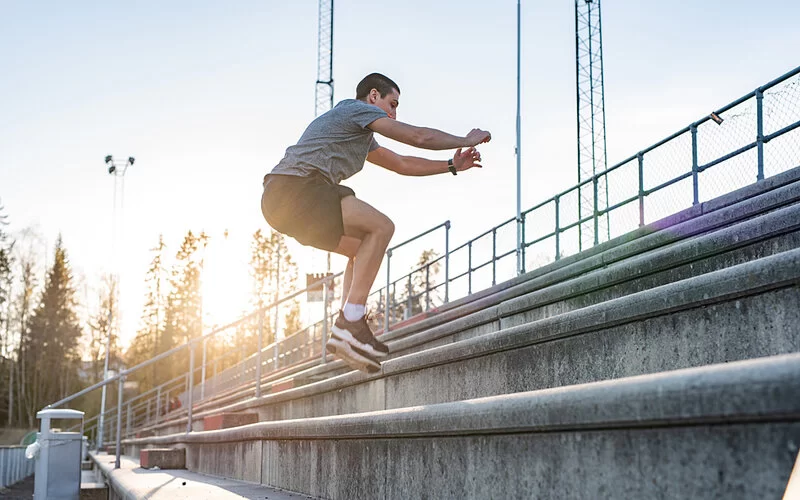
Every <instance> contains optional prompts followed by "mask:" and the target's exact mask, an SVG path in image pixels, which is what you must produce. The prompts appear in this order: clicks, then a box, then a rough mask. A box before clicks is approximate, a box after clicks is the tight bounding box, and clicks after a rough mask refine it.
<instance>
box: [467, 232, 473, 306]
mask: <svg viewBox="0 0 800 500" xmlns="http://www.w3.org/2000/svg"><path fill="white" fill-rule="evenodd" d="M467 266H468V267H467V293H468V294H470V295H472V240H470V242H469V244H468V245H467Z"/></svg>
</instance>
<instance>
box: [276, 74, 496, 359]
mask: <svg viewBox="0 0 800 500" xmlns="http://www.w3.org/2000/svg"><path fill="white" fill-rule="evenodd" d="M399 99H400V87H398V85H397V84H396V83H394V82H393V81H392V80H390V79H389V78H387V77H386V76H384V75H381V74H379V73H372V74H370V75H367V76H366V77H365V78H364V79H363V80H361V82H360V83H359V84H358V86H356V98H355V99H345V100H344V101H342V102H340V103H339V104H337V105H336V106H335V107H334V108H333V109H332V110H330V111H328V112H327V113H325V114H323V115H320V116H318V117H317V118H316V119H314V121H312V122H311V124H310V125H309V126H308V128H306V130H305V132H303V135H302V136H301V137H300V140H299V141H298V142H297V144H295V145H294V146H291V147H289V148H288V149H287V150H286V156H284V157H283V159H282V160H281V161H280V162H279V163H278V165H277V166H276V167H275V168H273V169H272V172H270V173H269V174H267V175H266V176H265V177H264V194H263V195H262V197H261V212H262V213H263V214H264V218H265V219H266V220H267V222H268V223H269V225H270V226H272V227H273V228H274V229H275V230H276V231H278V232H280V233H283V234H286V235H288V236H291V237H293V238H295V239H296V240H297V241H298V242H300V243H302V244H303V245H308V246H312V247H315V248H319V249H322V250H327V251H330V252H336V253H338V254H341V255H344V256H346V257H347V258H348V261H347V267H346V268H345V272H344V283H343V290H342V298H343V299H344V306H343V307H342V310H341V311H340V312H339V316H338V317H337V318H336V322H335V324H334V326H333V328H332V330H331V337H330V339H329V340H328V343H327V349H328V351H329V352H331V353H333V354H334V355H335V356H336V357H339V358H341V359H342V360H343V361H345V362H346V363H347V364H349V365H350V366H352V367H354V368H357V369H359V370H362V371H367V372H371V373H372V372H377V371H379V370H380V361H379V359H380V358H382V357H385V356H386V355H387V354H388V353H389V349H388V348H387V347H386V345H385V344H383V343H382V342H380V341H379V340H377V339H376V338H375V336H374V334H373V333H372V331H371V330H370V328H369V326H368V325H367V321H366V317H365V313H366V303H367V296H368V295H369V291H370V289H371V288H372V284H373V282H374V281H375V277H376V276H377V274H378V269H379V268H380V265H381V261H382V260H383V255H384V253H385V252H386V248H387V247H388V246H389V241H390V240H391V238H392V235H393V234H394V223H392V221H391V220H389V218H388V217H386V216H385V215H384V214H382V213H381V212H379V211H378V210H376V209H374V208H373V207H372V206H370V205H368V204H366V203H364V202H363V201H361V200H359V199H358V198H356V196H355V193H354V192H353V190H352V189H350V188H348V187H346V186H341V185H339V183H340V182H341V181H342V180H343V179H347V178H348V177H351V176H352V175H354V174H356V173H357V172H358V171H360V170H361V169H362V168H363V167H364V161H365V160H368V161H369V162H370V163H374V164H375V165H379V166H381V167H383V168H386V169H388V170H391V171H393V172H397V173H398V174H401V175H416V176H421V175H433V174H442V173H448V172H450V173H452V174H453V175H456V172H461V171H464V170H468V169H470V168H472V167H480V166H481V165H480V164H479V162H480V160H481V155H480V153H479V152H478V150H476V149H475V146H477V145H478V144H481V143H484V142H489V140H491V138H492V136H491V134H490V133H489V132H487V131H484V130H480V129H472V130H471V131H470V132H469V133H468V134H467V135H466V136H465V137H459V136H455V135H451V134H448V133H446V132H442V131H441V130H436V129H433V128H425V127H415V126H413V125H409V124H406V123H403V122H399V121H397V120H396V117H397V106H398V105H399ZM374 132H377V133H378V134H380V135H382V136H385V137H389V138H390V139H394V140H396V141H399V142H402V143H404V144H408V145H410V146H415V147H418V148H422V149H429V150H443V149H456V148H458V149H457V150H456V152H455V154H454V155H453V157H452V158H451V159H450V160H447V161H436V160H427V159H424V158H417V157H414V156H402V155H399V154H397V153H394V152H393V151H390V150H389V149H386V148H384V147H382V146H380V145H379V144H378V143H377V142H376V141H375V139H374V138H373V133H374ZM462 148H467V149H465V150H463V151H462Z"/></svg>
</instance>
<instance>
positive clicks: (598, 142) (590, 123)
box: [575, 0, 610, 250]
mask: <svg viewBox="0 0 800 500" xmlns="http://www.w3.org/2000/svg"><path fill="white" fill-rule="evenodd" d="M575 75H576V78H575V79H576V83H577V101H578V182H583V181H585V180H587V179H591V178H592V177H594V176H595V175H596V174H597V173H598V172H602V171H604V170H606V168H608V159H607V155H606V107H605V91H604V89H603V30H602V23H601V17H600V0H575ZM606 181H607V179H606V178H605V176H604V177H601V178H599V179H597V182H592V183H588V184H586V185H584V186H583V187H581V188H580V193H579V196H578V217H579V219H584V218H587V217H591V219H590V220H589V221H587V222H584V223H583V224H579V225H578V246H579V248H580V249H581V250H582V249H583V248H584V242H585V241H587V240H589V236H590V235H593V236H594V237H593V241H592V243H591V244H594V245H597V244H598V243H599V242H600V235H601V234H602V235H603V236H604V239H605V238H610V228H609V223H608V222H609V221H608V214H606V216H605V217H600V216H599V215H598V213H597V212H598V211H599V210H602V209H604V208H606V207H608V184H607V182H606ZM601 200H605V203H604V204H602V203H601ZM587 246H588V245H587Z"/></svg>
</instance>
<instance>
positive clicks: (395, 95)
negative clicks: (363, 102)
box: [368, 89, 400, 120]
mask: <svg viewBox="0 0 800 500" xmlns="http://www.w3.org/2000/svg"><path fill="white" fill-rule="evenodd" d="M368 101H369V103H370V104H374V105H375V106H378V107H379V108H381V109H382V110H384V111H386V114H387V115H389V118H391V119H392V120H396V119H397V106H399V105H400V93H399V92H397V90H395V89H392V91H391V92H389V93H388V94H386V95H385V96H384V97H381V94H380V93H379V92H378V91H377V90H376V89H372V91H371V92H370V93H369V99H368Z"/></svg>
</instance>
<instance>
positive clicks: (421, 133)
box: [412, 128, 436, 149]
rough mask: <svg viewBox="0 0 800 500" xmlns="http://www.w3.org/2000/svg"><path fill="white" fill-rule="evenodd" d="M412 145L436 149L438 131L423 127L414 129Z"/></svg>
mask: <svg viewBox="0 0 800 500" xmlns="http://www.w3.org/2000/svg"><path fill="white" fill-rule="evenodd" d="M412 141H413V142H412V146H414V147H417V148H421V149H436V133H435V131H434V130H432V129H428V128H421V129H419V130H416V131H414V136H413V138H412Z"/></svg>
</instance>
